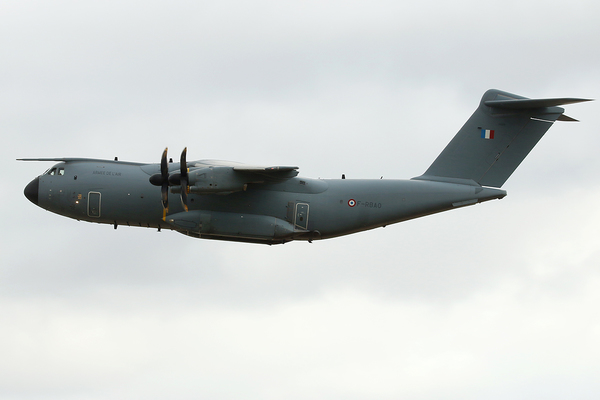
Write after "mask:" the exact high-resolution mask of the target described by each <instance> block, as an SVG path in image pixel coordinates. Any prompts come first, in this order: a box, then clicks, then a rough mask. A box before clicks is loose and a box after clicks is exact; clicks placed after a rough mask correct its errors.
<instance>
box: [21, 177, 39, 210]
mask: <svg viewBox="0 0 600 400" xmlns="http://www.w3.org/2000/svg"><path fill="white" fill-rule="evenodd" d="M39 188H40V177H39V176H38V177H37V178H35V179H34V180H32V181H31V182H29V184H28V185H27V186H25V190H24V191H23V193H25V197H27V198H28V199H29V201H30V202H32V203H33V204H35V205H36V206H37V205H38V191H39Z"/></svg>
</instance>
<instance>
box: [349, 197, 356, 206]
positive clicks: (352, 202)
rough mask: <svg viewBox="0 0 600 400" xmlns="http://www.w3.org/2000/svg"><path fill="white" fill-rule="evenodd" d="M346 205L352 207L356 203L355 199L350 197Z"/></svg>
mask: <svg viewBox="0 0 600 400" xmlns="http://www.w3.org/2000/svg"><path fill="white" fill-rule="evenodd" d="M348 205H349V206H350V207H354V206H355V205H356V200H354V199H350V200H348Z"/></svg>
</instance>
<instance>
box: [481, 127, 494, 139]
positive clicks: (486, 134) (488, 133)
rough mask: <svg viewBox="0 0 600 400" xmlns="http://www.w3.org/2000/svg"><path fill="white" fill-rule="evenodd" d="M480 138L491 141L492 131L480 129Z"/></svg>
mask: <svg viewBox="0 0 600 400" xmlns="http://www.w3.org/2000/svg"><path fill="white" fill-rule="evenodd" d="M481 138H482V139H493V138H494V131H493V130H492V129H482V130H481Z"/></svg>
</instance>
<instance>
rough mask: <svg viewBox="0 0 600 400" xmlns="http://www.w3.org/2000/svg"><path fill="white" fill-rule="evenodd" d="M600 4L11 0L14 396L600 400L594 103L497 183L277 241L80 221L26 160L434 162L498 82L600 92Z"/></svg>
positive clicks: (4, 202)
mask: <svg viewBox="0 0 600 400" xmlns="http://www.w3.org/2000/svg"><path fill="white" fill-rule="evenodd" d="M599 19H600V6H599V5H598V4H597V2H592V1H580V0H574V1H571V2H568V3H565V2H557V1H547V0H546V1H541V0H539V1H526V0H525V1H503V2H483V1H474V0H464V1H458V2H447V3H443V2H433V1H422V2H412V3H410V4H408V3H406V2H397V1H396V2H392V1H377V2H373V1H369V2H366V1H365V2H361V1H356V2H348V1H332V2H322V1H319V2H316V1H303V2H296V3H292V4H287V3H285V2H281V1H278V2H272V1H253V2H236V1H224V2H218V3H216V2H211V3H207V2H201V1H194V2H191V1H190V2H186V1H172V2H169V4H168V5H167V3H159V2H144V3H140V2H134V1H123V0H121V1H104V2H100V3H97V4H87V3H82V2H76V1H54V2H45V1H4V2H3V3H2V5H0V60H2V61H1V62H0V89H1V90H0V135H2V139H3V140H2V143H3V146H2V149H1V150H0V154H1V155H2V159H3V160H4V161H5V165H6V166H7V168H8V169H7V171H6V172H5V179H4V183H5V189H4V190H3V191H2V193H3V196H2V198H1V199H0V205H1V207H2V210H3V212H4V216H5V219H4V220H5V222H4V226H5V229H4V230H3V233H2V240H0V250H1V253H0V254H1V263H0V398H2V399H82V398H83V399H114V398H123V399H138V398H144V399H159V398H160V399H162V398H165V397H167V396H168V397H171V398H179V399H197V398H210V399H240V398H243V399H281V398H286V399H308V398H310V399H357V400H358V399H374V398H376V399H397V398H410V399H506V398H511V399H530V398H546V399H564V398H572V399H596V398H598V396H599V395H600V383H598V379H597V378H598V376H599V375H600V340H599V339H600V311H598V309H599V308H598V304H600V290H599V289H600V263H599V261H598V259H599V258H600V246H599V243H600V228H599V226H600V208H599V207H598V201H599V199H600V177H599V175H598V171H599V170H600V161H599V159H598V155H597V153H598V149H599V148H600V137H599V136H600V135H598V132H600V120H599V119H598V103H597V102H595V103H585V104H578V105H572V106H567V107H566V108H567V115H570V116H573V117H575V118H577V119H580V120H581V121H582V122H581V123H579V124H568V123H557V124H556V125H555V126H554V127H552V128H551V130H550V131H549V132H548V134H547V135H546V136H545V137H544V139H543V140H542V141H541V142H540V144H539V145H538V146H537V147H536V148H535V149H534V150H533V152H532V153H531V154H530V156H529V157H528V158H527V159H526V160H525V161H524V163H523V164H522V165H521V167H520V168H519V169H518V170H517V171H516V172H515V174H514V175H513V176H512V177H511V178H510V179H509V180H508V182H507V183H506V185H505V186H504V187H503V188H504V189H506V190H507V191H508V193H509V196H508V197H506V198H505V199H503V200H502V201H494V202H489V203H486V204H483V205H477V206H474V207H467V208H464V209H460V210H456V211H453V212H449V213H442V214H438V215H435V216H430V217H426V218H421V219H417V220H413V221H409V222H405V223H402V224H399V225H392V226H388V227H386V228H385V229H378V230H374V231H370V232H364V233H360V234H356V235H352V236H347V237H342V238H337V239H332V240H326V241H320V242H314V243H312V244H308V243H305V242H299V243H289V244H286V245H283V246H273V247H269V246H258V245H250V244H235V243H224V242H216V241H202V240H196V239H192V238H188V237H185V236H183V235H180V234H177V233H174V232H166V231H163V232H161V233H157V232H156V231H154V230H149V229H141V228H124V227H121V228H119V229H118V230H116V231H114V230H113V229H112V227H111V226H107V225H96V224H88V223H82V222H76V221H74V220H70V219H66V218H63V217H60V216H57V215H54V214H51V213H49V212H46V211H44V210H42V209H40V208H37V207H35V206H33V205H32V204H31V203H29V202H28V201H27V200H26V199H25V197H24V196H23V193H22V191H23V188H24V187H25V185H26V184H27V183H28V182H29V181H30V180H31V179H33V178H34V177H35V176H37V175H38V174H40V173H41V172H43V171H44V170H45V169H46V168H47V167H49V166H50V164H48V163H23V162H16V161H15V159H16V158H20V157H63V156H70V157H75V156H79V157H97V158H109V159H111V158H113V157H114V156H119V158H120V159H121V160H131V161H147V162H158V161H159V158H160V155H161V152H162V150H163V149H164V147H166V146H169V149H170V151H171V154H172V155H173V156H174V157H177V156H178V154H179V152H180V151H181V149H183V147H185V146H188V159H192V160H193V159H202V158H221V159H227V160H235V161H240V162H246V163H258V164H285V165H298V166H300V173H301V175H302V176H308V177H315V178H316V177H321V178H337V177H339V176H340V175H341V174H342V173H345V174H346V175H347V176H348V177H352V178H379V177H380V176H382V175H383V176H385V177H388V178H392V177H393V178H410V177H413V176H417V175H420V174H422V173H423V172H424V170H425V169H426V168H427V167H428V166H429V164H430V163H431V162H432V161H433V159H434V158H435V157H436V156H437V154H439V152H440V151H441V150H442V149H443V148H444V146H445V145H446V144H447V143H448V142H449V140H450V139H451V138H452V136H453V135H454V134H455V133H456V131H457V130H458V129H459V128H460V127H461V126H462V124H463V123H464V121H466V120H467V118H468V117H469V116H470V115H471V113H472V112H473V110H474V109H475V108H476V107H477V105H478V103H479V100H480V98H481V95H482V94H483V92H484V91H485V90H487V89H489V88H498V89H502V90H507V91H511V92H514V93H518V94H521V95H524V96H527V97H587V98H598V97H600V96H599V90H598V88H600V69H599V68H598V66H599V65H600V50H599V49H600V28H599V25H598V20H599Z"/></svg>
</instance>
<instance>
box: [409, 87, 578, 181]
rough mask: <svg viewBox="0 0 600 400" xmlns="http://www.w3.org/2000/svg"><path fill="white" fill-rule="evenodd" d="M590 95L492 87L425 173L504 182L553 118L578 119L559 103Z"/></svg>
mask: <svg viewBox="0 0 600 400" xmlns="http://www.w3.org/2000/svg"><path fill="white" fill-rule="evenodd" d="M583 101H589V100H587V99H575V98H560V99H528V98H526V97H522V96H517V95H514V94H511V93H506V92H502V91H500V90H495V89H492V90H488V91H487V92H486V93H485V94H484V95H483V98H482V99H481V103H480V104H479V107H478V108H477V110H476V111H475V112H474V113H473V115H472V116H471V118H469V120H468V121H467V122H466V123H465V125H464V126H463V127H462V128H461V129H460V131H458V133H457V134H456V136H455V137H454V139H452V141H450V143H449V144H448V145H447V146H446V148H445V149H444V150H443V151H442V152H441V153H440V155H439V156H438V157H437V159H436V160H435V161H434V162H433V164H431V166H430V167H429V169H428V170H427V171H425V173H424V174H423V175H422V176H419V177H416V178H413V179H419V180H433V181H446V182H457V183H467V184H474V185H481V186H492V187H501V186H502V185H503V184H504V182H506V180H507V179H508V177H510V175H511V174H512V173H513V172H514V170H515V169H516V168H517V167H518V166H519V164H521V162H522V161H523V159H524V158H525V157H526V156H527V154H529V152H530V151H531V149H533V147H534V146H535V145H536V144H537V142H538V141H539V140H540V139H541V138H542V136H544V133H546V131H547V130H548V129H550V127H551V126H552V124H553V123H554V122H555V121H576V120H575V119H573V118H571V117H568V116H566V115H564V114H563V113H564V111H565V110H564V109H563V108H561V107H559V106H560V105H565V104H572V103H580V102H583Z"/></svg>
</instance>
